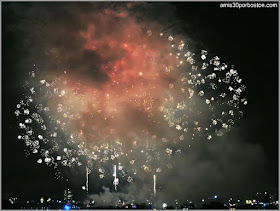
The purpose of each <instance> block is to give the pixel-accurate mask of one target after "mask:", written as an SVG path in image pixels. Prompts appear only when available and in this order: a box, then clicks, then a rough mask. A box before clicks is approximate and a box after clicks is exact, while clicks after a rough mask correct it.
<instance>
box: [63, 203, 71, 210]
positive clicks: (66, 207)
mask: <svg viewBox="0 0 280 211" xmlns="http://www.w3.org/2000/svg"><path fill="white" fill-rule="evenodd" d="M63 209H64V210H70V209H71V207H70V206H69V205H67V204H66V205H65V206H64V207H63Z"/></svg>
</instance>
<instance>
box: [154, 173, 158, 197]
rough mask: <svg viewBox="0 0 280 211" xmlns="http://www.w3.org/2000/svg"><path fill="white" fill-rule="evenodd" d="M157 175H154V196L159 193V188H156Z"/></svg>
mask: <svg viewBox="0 0 280 211" xmlns="http://www.w3.org/2000/svg"><path fill="white" fill-rule="evenodd" d="M156 182H157V181H156V175H154V197H156V194H157V190H156V186H157V183H156Z"/></svg>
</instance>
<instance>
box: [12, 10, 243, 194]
mask: <svg viewBox="0 0 280 211" xmlns="http://www.w3.org/2000/svg"><path fill="white" fill-rule="evenodd" d="M101 17H103V16H101ZM116 17H117V18H119V19H120V20H121V21H124V23H125V24H126V25H125V27H124V26H123V31H119V29H118V32H119V36H115V32H116V31H114V29H112V32H110V33H107V32H106V33H105V34H106V36H105V35H104V36H97V35H100V34H99V33H101V32H102V26H99V27H100V29H99V30H97V28H96V27H97V26H95V25H92V24H91V25H89V26H88V28H87V29H86V30H81V31H80V32H79V33H78V35H79V36H80V38H81V39H83V40H84V45H83V46H81V48H83V49H84V50H86V51H92V52H94V53H96V54H98V55H99V57H100V58H101V60H102V62H101V63H102V64H101V65H100V67H99V68H100V72H101V73H102V74H105V75H106V77H107V81H106V82H104V83H103V84H102V85H96V84H94V83H88V81H87V79H85V78H84V79H83V80H76V77H75V76H76V75H75V74H71V71H69V72H70V73H68V71H66V70H63V71H62V70H57V72H56V74H50V75H48V77H47V79H44V78H43V77H44V75H43V74H40V72H36V71H31V72H30V79H28V80H27V81H26V84H25V85H24V88H25V89H26V90H27V92H26V94H25V99H22V100H20V102H19V103H18V104H17V105H16V111H15V115H16V116H17V118H18V119H19V128H20V130H21V132H20V134H19V135H18V139H19V140H22V141H23V142H24V143H25V144H26V146H27V147H29V148H30V151H31V152H32V153H34V154H39V155H40V156H41V158H39V159H38V160H37V162H38V163H39V164H41V163H43V162H44V163H45V164H46V165H49V166H54V168H58V166H67V167H75V166H85V168H86V179H87V181H86V188H85V189H86V191H87V192H88V190H89V181H88V176H89V173H90V171H91V170H92V169H94V170H96V171H95V172H98V174H99V177H100V179H103V178H104V177H105V176H106V175H108V174H109V172H110V170H109V169H111V167H110V168H108V166H111V165H110V164H114V163H116V161H117V162H118V163H119V165H118V172H119V173H118V175H119V176H120V177H122V178H126V181H127V182H128V183H131V182H133V180H134V179H139V178H145V177H146V178H150V175H153V183H154V197H155V196H156V175H155V173H160V172H162V171H163V170H165V169H171V168H172V166H173V165H175V164H174V161H173V160H174V158H176V157H178V156H180V155H181V153H182V151H183V150H184V149H185V148H186V146H187V147H191V144H192V142H191V141H192V140H199V141H210V140H214V137H215V136H222V135H223V134H224V133H225V132H227V131H229V130H230V128H231V127H232V126H233V125H234V122H235V121H236V120H237V119H239V118H240V117H241V116H242V115H243V112H242V111H241V106H242V105H246V104H247V100H246V99H245V98H241V94H242V93H243V92H244V90H245V88H246V87H245V86H244V85H242V84H241V81H242V79H241V78H240V77H239V75H238V72H237V70H235V69H234V66H232V67H231V68H228V65H227V64H225V63H222V62H221V61H220V58H219V57H218V56H215V57H213V58H211V59H208V58H207V55H208V52H207V51H205V50H202V51H201V54H200V59H201V61H199V62H197V64H195V59H194V56H195V54H194V53H192V52H191V51H190V49H187V48H186V47H187V45H186V44H185V42H184V41H182V40H181V39H179V38H177V37H173V36H171V35H169V34H164V33H162V32H157V31H156V32H152V30H148V31H145V30H144V29H143V27H142V26H140V25H139V24H137V23H136V21H134V20H133V19H131V18H130V19H129V17H127V14H126V15H124V14H123V17H122V16H120V15H116V14H115V13H114V12H108V11H107V16H106V18H105V17H103V18H105V19H106V20H107V21H108V22H110V20H111V19H114V18H116ZM124 18H127V19H124ZM97 19H98V18H97ZM126 20H129V21H126ZM96 22H98V21H96ZM100 31H101V32H100ZM103 33H104V32H103ZM101 34H102V33H101ZM98 37H102V39H101V38H98ZM108 48H109V49H110V51H108V50H105V49H108ZM51 53H52V54H53V56H54V55H55V57H59V58H60V59H61V60H62V61H64V60H65V58H64V56H63V55H62V53H61V52H59V49H57V50H53V51H52V52H51ZM119 55H122V56H119ZM107 57H108V58H114V57H116V58H117V59H113V60H112V61H107V60H106V58H107ZM119 57H120V58H119ZM65 66H66V65H65ZM72 73H73V71H72ZM113 172H114V173H113V176H114V181H113V185H114V189H115V191H116V190H117V185H118V184H119V180H118V178H117V165H115V164H114V167H113ZM133 178H134V179H133ZM149 180H150V179H149Z"/></svg>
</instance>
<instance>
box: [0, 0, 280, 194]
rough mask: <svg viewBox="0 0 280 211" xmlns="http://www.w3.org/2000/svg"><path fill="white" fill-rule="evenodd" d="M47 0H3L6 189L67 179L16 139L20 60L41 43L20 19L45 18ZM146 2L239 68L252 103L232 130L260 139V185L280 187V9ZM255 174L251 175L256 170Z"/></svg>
mask: <svg viewBox="0 0 280 211" xmlns="http://www.w3.org/2000/svg"><path fill="white" fill-rule="evenodd" d="M44 4H45V3H39V4H35V3H3V4H2V188H3V189H2V193H3V196H4V197H7V196H13V195H18V196H20V197H23V198H30V197H39V196H41V195H42V193H46V192H47V193H50V194H53V193H56V194H57V195H60V194H61V193H62V191H63V190H64V189H65V188H66V186H67V184H66V182H65V180H56V179H54V178H53V174H54V170H53V169H52V168H49V167H47V166H44V165H37V163H36V160H35V159H32V158H29V157H27V158H26V157H25V152H24V149H25V145H24V144H23V143H20V142H19V141H18V140H17V121H16V119H15V116H14V111H15V105H16V104H17V103H18V101H19V99H21V98H22V95H23V92H22V89H21V87H22V84H21V83H22V81H21V80H22V77H23V75H24V74H26V73H28V72H29V71H30V70H23V68H21V67H20V65H19V64H22V63H21V62H19V61H21V58H24V57H28V55H32V52H30V49H29V48H27V47H26V46H32V49H36V50H38V49H39V48H40V46H33V45H37V43H36V41H33V39H32V35H33V36H35V35H36V33H37V32H36V31H35V30H36V29H35V30H34V31H32V28H30V26H25V24H26V23H30V22H31V23H34V26H36V24H42V23H43V22H44V20H41V19H40V7H41V6H43V7H45V6H48V7H49V8H50V11H52V9H53V8H54V7H56V6H55V4H59V3H49V4H47V5H44ZM61 4H65V5H66V4H67V3H61ZM81 4H83V5H84V4H85V3H81ZM148 4H153V8H159V9H157V10H156V11H157V13H156V14H155V13H152V12H150V10H147V11H146V12H145V15H146V16H148V17H149V16H151V17H152V16H156V17H157V18H158V20H161V18H160V17H161V16H165V15H166V14H167V13H168V12H169V8H172V14H173V16H174V17H173V19H176V20H177V21H178V22H176V23H174V25H175V27H176V30H178V31H179V32H180V33H184V34H187V35H188V36H189V37H190V39H191V40H193V42H192V44H191V45H192V47H193V48H194V49H207V50H209V51H210V52H211V53H213V54H217V55H219V56H220V57H221V58H222V59H223V60H224V61H225V62H226V63H227V62H229V63H231V64H234V65H235V67H236V68H237V69H238V70H239V72H240V74H241V76H242V78H243V80H244V83H245V84H246V86H247V90H246V97H247V98H248V101H249V104H248V106H247V107H246V108H245V110H244V113H245V115H244V117H243V118H242V119H241V120H240V121H238V122H237V123H236V124H237V126H238V127H239V129H240V130H239V131H238V135H237V136H236V137H242V141H243V142H245V143H248V144H252V146H253V145H256V144H259V145H260V146H261V147H262V149H263V151H264V157H265V158H266V159H267V161H266V162H265V168H264V169H263V170H261V171H262V172H263V175H266V176H265V177H264V178H265V180H262V179H261V178H262V177H259V181H258V182H262V184H263V186H262V188H263V190H265V189H274V190H278V58H279V55H278V37H279V35H278V9H220V8H219V3H148ZM22 6H23V7H24V8H29V7H34V8H38V11H37V13H34V14H27V15H26V17H25V18H23V17H22V14H24V12H22V11H19V9H20V8H22ZM58 8H60V9H61V8H63V7H58ZM143 8H144V6H143ZM143 8H141V9H143ZM85 9H86V6H85ZM61 10H62V9H61ZM154 10H155V9H154ZM154 10H151V11H154ZM50 14H51V12H50ZM54 14H55V15H57V17H58V18H60V15H58V14H61V16H63V11H61V13H60V12H59V9H56V10H54ZM26 19H29V20H28V21H26ZM70 21H71V20H70ZM46 36H48V35H46ZM27 41H28V42H27ZM26 42H27V43H26ZM31 60H32V59H31ZM31 62H32V61H31ZM24 71H25V72H24ZM241 147H242V146H241ZM236 153H237V154H238V153H239V152H238V151H237V152H236ZM221 159H222V158H221ZM256 160H257V159H256ZM229 165H230V164H229ZM258 176H259V175H255V177H256V178H258ZM256 180H258V179H256ZM69 186H71V184H69ZM263 190H260V191H263ZM250 191H251V190H248V192H250ZM243 192H244V191H243ZM277 192H278V191H277Z"/></svg>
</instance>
